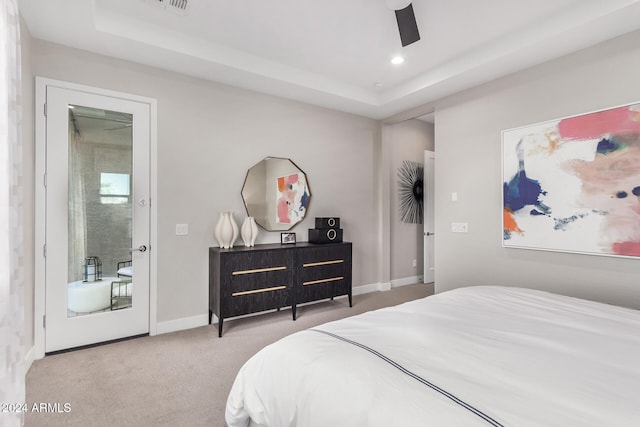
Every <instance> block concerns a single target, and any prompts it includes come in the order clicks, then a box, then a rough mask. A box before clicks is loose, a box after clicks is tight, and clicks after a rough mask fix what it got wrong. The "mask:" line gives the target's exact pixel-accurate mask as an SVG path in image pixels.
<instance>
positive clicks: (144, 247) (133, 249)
mask: <svg viewBox="0 0 640 427" xmlns="http://www.w3.org/2000/svg"><path fill="white" fill-rule="evenodd" d="M129 251H130V252H133V251H139V252H146V251H147V246H146V245H140V247H137V248H131V249H129Z"/></svg>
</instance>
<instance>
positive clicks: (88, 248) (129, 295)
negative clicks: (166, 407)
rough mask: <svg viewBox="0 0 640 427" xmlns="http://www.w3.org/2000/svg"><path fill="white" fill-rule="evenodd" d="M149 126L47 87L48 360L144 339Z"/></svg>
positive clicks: (131, 114) (124, 106)
mask: <svg viewBox="0 0 640 427" xmlns="http://www.w3.org/2000/svg"><path fill="white" fill-rule="evenodd" d="M150 117H151V113H150V105H149V104H146V103H142V102H137V101H133V100H127V99H122V98H118V97H111V96H105V95H100V94H95V93H90V92H87V91H79V90H73V89H70V88H65V87H58V86H56V85H47V86H46V155H45V159H46V160H45V162H46V166H45V168H46V175H45V177H46V190H45V191H46V214H45V223H46V224H45V245H46V246H45V248H46V249H45V251H46V255H45V313H46V315H45V351H46V352H51V351H56V350H62V349H68V348H72V347H77V346H83V345H87V344H93V343H98V342H104V341H109V340H113V339H117V338H123V337H128V336H134V335H139V334H144V333H148V332H149V251H150V250H151V248H150V247H149V230H150V227H149V225H150V209H149V194H150V193H149V189H150V185H149V180H150V156H149V153H150ZM134 272H135V274H134Z"/></svg>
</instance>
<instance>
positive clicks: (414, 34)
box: [385, 0, 420, 47]
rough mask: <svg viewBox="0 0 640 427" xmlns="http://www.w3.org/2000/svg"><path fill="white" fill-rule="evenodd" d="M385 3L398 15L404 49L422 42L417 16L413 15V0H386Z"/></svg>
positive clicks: (397, 19)
mask: <svg viewBox="0 0 640 427" xmlns="http://www.w3.org/2000/svg"><path fill="white" fill-rule="evenodd" d="M385 2H386V3H387V7H388V8H389V9H391V10H393V11H395V13H396V21H397V22H398V31H399V32H400V41H401V42H402V47H405V46H408V45H410V44H411V43H415V42H417V41H418V40H420V32H419V31H418V24H417V22H416V15H415V14H414V13H413V5H412V4H411V0H385Z"/></svg>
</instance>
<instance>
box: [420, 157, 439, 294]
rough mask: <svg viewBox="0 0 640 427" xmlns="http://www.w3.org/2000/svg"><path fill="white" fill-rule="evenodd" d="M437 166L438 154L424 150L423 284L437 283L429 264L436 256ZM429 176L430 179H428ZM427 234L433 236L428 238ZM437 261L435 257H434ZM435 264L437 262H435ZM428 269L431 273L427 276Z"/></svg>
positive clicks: (433, 269) (432, 268) (431, 266)
mask: <svg viewBox="0 0 640 427" xmlns="http://www.w3.org/2000/svg"><path fill="white" fill-rule="evenodd" d="M429 160H433V162H432V165H431V166H428V165H427V164H428V161H429ZM435 165H436V152H435V151H432V150H424V178H423V180H422V182H423V184H422V188H423V194H424V195H425V198H424V211H423V212H424V218H423V221H422V227H423V237H422V246H423V253H422V257H423V264H422V281H423V283H432V282H435V269H436V267H435V265H431V264H430V263H428V262H427V260H428V258H429V257H430V255H434V254H433V253H432V252H435V242H434V240H435V218H434V216H435V198H434V196H435V182H434V181H435ZM427 174H429V177H428V178H429V179H427ZM427 196H428V197H427ZM427 233H431V235H429V236H427ZM433 258H434V259H435V256H434V257H433ZM434 264H435V262H434ZM427 269H429V270H430V273H429V274H427Z"/></svg>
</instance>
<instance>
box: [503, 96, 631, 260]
mask: <svg viewBox="0 0 640 427" xmlns="http://www.w3.org/2000/svg"><path fill="white" fill-rule="evenodd" d="M502 152H503V163H502V165H503V166H502V169H503V170H502V174H503V175H502V177H503V246H505V247H519V248H528V249H541V250H551V251H563V252H577V253H585V254H594V255H611V256H624V257H640V104H632V105H626V106H623V107H617V108H612V109H608V110H602V111H597V112H594V113H589V114H583V115H579V116H574V117H568V118H564V119H560V120H553V121H548V122H545V123H540V124H536V125H531V126H525V127H521V128H517V129H510V130H506V131H503V133H502Z"/></svg>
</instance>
